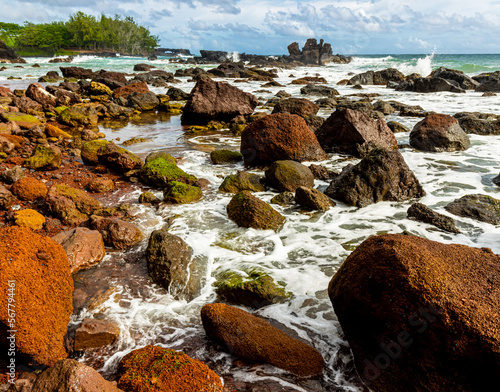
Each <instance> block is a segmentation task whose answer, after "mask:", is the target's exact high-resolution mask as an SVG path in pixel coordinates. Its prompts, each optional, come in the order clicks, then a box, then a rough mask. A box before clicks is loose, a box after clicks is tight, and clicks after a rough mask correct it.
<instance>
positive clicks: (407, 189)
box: [325, 150, 425, 207]
mask: <svg viewBox="0 0 500 392" xmlns="http://www.w3.org/2000/svg"><path fill="white" fill-rule="evenodd" d="M325 194H326V195H328V196H330V197H331V198H333V199H337V200H341V201H343V202H344V203H347V204H349V205H352V206H357V207H366V206H367V205H370V204H373V203H378V202H380V201H405V200H410V199H413V198H417V197H422V196H424V195H425V191H424V189H423V188H422V185H420V182H419V181H418V179H417V178H416V177H415V174H413V172H412V171H411V170H410V168H409V167H408V165H407V164H406V162H405V160H404V158H403V156H402V155H401V153H400V152H399V151H387V150H374V151H372V153H371V154H370V155H369V156H367V157H365V158H363V159H362V160H361V162H359V163H358V164H357V165H350V166H348V167H346V168H345V169H344V170H343V171H342V173H340V174H339V176H338V177H337V178H335V179H334V180H333V181H332V183H331V184H330V186H329V187H328V188H327V189H326V191H325Z"/></svg>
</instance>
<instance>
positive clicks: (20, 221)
mask: <svg viewBox="0 0 500 392" xmlns="http://www.w3.org/2000/svg"><path fill="white" fill-rule="evenodd" d="M14 221H15V222H16V225H18V226H22V227H29V228H30V229H32V230H40V229H41V228H42V227H43V225H44V223H45V217H44V216H43V215H42V214H40V213H39V212H37V211H35V210H32V209H29V208H28V209H26V210H19V211H16V212H14Z"/></svg>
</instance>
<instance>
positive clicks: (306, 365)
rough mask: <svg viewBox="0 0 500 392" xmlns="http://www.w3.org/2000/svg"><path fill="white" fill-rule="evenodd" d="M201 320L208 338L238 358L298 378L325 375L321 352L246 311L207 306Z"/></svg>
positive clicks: (204, 307) (212, 305)
mask: <svg viewBox="0 0 500 392" xmlns="http://www.w3.org/2000/svg"><path fill="white" fill-rule="evenodd" d="M201 320H202V322H203V328H204V329H205V332H206V334H207V336H208V337H209V338H210V339H212V340H213V341H215V342H217V343H218V344H220V345H222V346H223V347H225V348H226V349H228V350H229V351H230V352H231V353H232V354H233V355H235V356H237V357H238V358H241V359H243V360H245V361H250V362H265V363H270V364H271V365H274V366H276V367H278V368H280V369H284V370H286V371H288V372H290V373H292V374H295V375H297V376H299V377H318V376H320V375H321V374H322V373H323V368H324V362H323V358H322V357H321V354H320V353H319V352H318V351H316V350H315V349H314V348H312V347H311V346H309V345H307V344H305V343H302V342H301V341H298V340H296V339H293V338H292V337H291V336H289V335H287V334H285V333H284V332H282V331H280V330H279V329H277V328H275V327H273V326H271V325H270V324H269V323H268V322H267V321H265V320H264V319H262V318H260V317H256V316H253V315H251V314H250V313H247V312H245V311H244V310H241V309H238V308H235V307H232V306H229V305H224V304H208V305H205V306H203V308H202V309H201Z"/></svg>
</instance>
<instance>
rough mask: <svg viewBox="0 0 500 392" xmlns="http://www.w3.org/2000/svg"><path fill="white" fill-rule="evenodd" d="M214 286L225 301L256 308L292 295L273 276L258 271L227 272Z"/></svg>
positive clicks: (283, 299)
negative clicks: (246, 273) (243, 273)
mask: <svg viewBox="0 0 500 392" xmlns="http://www.w3.org/2000/svg"><path fill="white" fill-rule="evenodd" d="M214 286H215V291H216V293H217V296H218V297H219V298H220V299H222V300H223V301H227V302H229V303H233V304H236V305H245V306H249V307H251V308H255V309H259V308H261V307H263V306H268V305H272V304H275V303H282V302H285V301H286V300H287V298H288V297H290V294H289V293H287V292H286V291H285V289H284V288H283V287H282V286H281V285H279V284H277V283H276V282H275V281H274V279H273V278H272V277H270V276H269V275H267V274H263V273H260V272H257V271H252V272H251V273H250V274H248V276H242V275H239V274H236V273H233V272H229V273H225V274H223V276H222V277H221V278H220V279H218V280H217V281H216V282H215V283H214Z"/></svg>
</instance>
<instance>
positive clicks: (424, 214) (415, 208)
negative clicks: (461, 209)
mask: <svg viewBox="0 0 500 392" xmlns="http://www.w3.org/2000/svg"><path fill="white" fill-rule="evenodd" d="M407 214H408V218H409V219H413V220H416V221H420V222H424V223H428V224H430V225H433V226H436V227H437V228H439V229H441V230H444V231H448V232H450V233H460V230H458V228H457V226H456V225H455V221H454V220H453V219H452V218H450V217H449V216H446V215H443V214H440V213H438V212H436V211H433V210H431V209H430V208H429V207H427V206H426V205H424V204H422V203H414V204H412V205H411V206H410V208H408V211H407Z"/></svg>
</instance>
